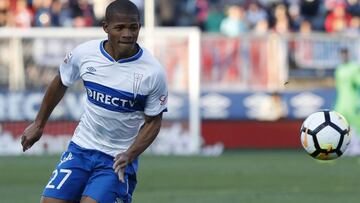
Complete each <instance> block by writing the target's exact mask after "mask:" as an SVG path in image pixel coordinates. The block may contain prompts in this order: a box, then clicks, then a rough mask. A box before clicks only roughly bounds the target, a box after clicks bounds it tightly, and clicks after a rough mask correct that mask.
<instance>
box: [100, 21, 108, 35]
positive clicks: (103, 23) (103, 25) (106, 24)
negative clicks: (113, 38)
mask: <svg viewBox="0 0 360 203" xmlns="http://www.w3.org/2000/svg"><path fill="white" fill-rule="evenodd" d="M101 24H102V27H103V29H104V31H105V32H106V33H109V24H108V23H107V22H106V21H105V20H104V21H102V23H101Z"/></svg>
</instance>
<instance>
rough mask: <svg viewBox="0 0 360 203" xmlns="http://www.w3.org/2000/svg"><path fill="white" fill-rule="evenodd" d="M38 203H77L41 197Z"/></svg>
mask: <svg viewBox="0 0 360 203" xmlns="http://www.w3.org/2000/svg"><path fill="white" fill-rule="evenodd" d="M40 203H77V202H73V201H67V200H62V199H55V198H51V197H41V200H40ZM89 203H90V202H89Z"/></svg>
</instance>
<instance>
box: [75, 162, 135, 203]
mask: <svg viewBox="0 0 360 203" xmlns="http://www.w3.org/2000/svg"><path fill="white" fill-rule="evenodd" d="M133 176H135V175H133ZM129 177H130V176H129V175H128V174H125V177H124V178H125V182H120V181H119V179H118V176H117V174H115V173H114V170H113V169H111V168H110V169H103V170H100V171H96V172H94V173H93V174H92V177H90V179H89V182H90V184H88V185H87V186H86V188H85V190H84V193H83V195H84V196H88V197H90V198H92V199H94V200H96V201H98V202H101V203H102V202H111V203H112V202H124V203H130V202H131V199H132V193H133V191H134V189H135V185H136V182H134V181H136V179H134V178H129ZM131 177H132V176H131ZM81 203H85V202H81ZM86 203H88V202H86ZM89 203H90V202H89Z"/></svg>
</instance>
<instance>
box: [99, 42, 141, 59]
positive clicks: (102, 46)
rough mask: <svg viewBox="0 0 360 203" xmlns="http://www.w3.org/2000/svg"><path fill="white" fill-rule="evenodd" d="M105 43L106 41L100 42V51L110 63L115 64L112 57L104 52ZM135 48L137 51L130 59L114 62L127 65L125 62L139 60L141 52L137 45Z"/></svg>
mask: <svg viewBox="0 0 360 203" xmlns="http://www.w3.org/2000/svg"><path fill="white" fill-rule="evenodd" d="M107 41H108V40H103V41H101V43H100V51H101V53H102V54H103V55H104V56H105V57H106V58H107V59H109V60H110V61H111V62H115V59H113V57H112V56H110V54H109V53H107V52H106V50H105V42H107ZM136 46H137V47H138V48H139V51H138V52H137V53H136V54H135V55H134V56H131V57H129V58H125V59H120V60H118V61H116V62H118V63H127V62H131V61H135V60H137V59H139V58H140V57H141V56H142V54H143V50H142V48H141V47H140V46H139V45H138V44H136Z"/></svg>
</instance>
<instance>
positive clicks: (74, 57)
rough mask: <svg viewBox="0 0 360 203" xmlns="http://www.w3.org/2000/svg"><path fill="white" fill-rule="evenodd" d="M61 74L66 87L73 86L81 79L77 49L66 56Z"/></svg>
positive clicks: (61, 66) (60, 70) (61, 67)
mask: <svg viewBox="0 0 360 203" xmlns="http://www.w3.org/2000/svg"><path fill="white" fill-rule="evenodd" d="M59 72H60V77H61V81H62V83H63V85H65V86H71V85H72V84H74V83H75V82H76V81H77V80H78V79H79V78H80V66H79V56H78V54H77V50H76V49H75V50H73V51H72V52H70V53H68V54H67V55H66V57H65V59H64V61H63V62H62V63H61V65H60V69H59Z"/></svg>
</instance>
